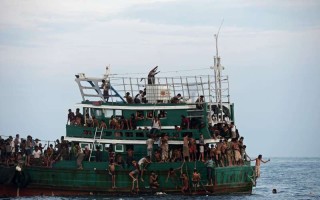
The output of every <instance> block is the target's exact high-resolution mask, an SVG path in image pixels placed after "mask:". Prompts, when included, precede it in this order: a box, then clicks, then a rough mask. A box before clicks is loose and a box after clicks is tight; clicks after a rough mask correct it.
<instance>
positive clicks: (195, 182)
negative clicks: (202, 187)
mask: <svg viewBox="0 0 320 200" xmlns="http://www.w3.org/2000/svg"><path fill="white" fill-rule="evenodd" d="M200 180H201V175H200V173H199V172H198V171H197V169H194V170H193V174H192V184H193V187H194V188H196V187H198V186H199V182H200Z"/></svg>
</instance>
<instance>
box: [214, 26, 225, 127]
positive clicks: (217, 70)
mask: <svg viewBox="0 0 320 200" xmlns="http://www.w3.org/2000/svg"><path fill="white" fill-rule="evenodd" d="M222 23H223V20H222V22H221V25H220V28H219V30H218V33H217V34H214V37H215V40H216V55H215V56H214V66H213V69H214V79H215V80H214V82H215V94H216V104H217V105H219V106H218V108H219V112H218V116H217V117H218V122H220V121H223V107H222V84H221V76H222V70H223V67H222V66H221V63H220V61H221V58H220V56H219V50H218V37H219V32H220V29H221V26H222ZM219 114H221V118H220V117H219Z"/></svg>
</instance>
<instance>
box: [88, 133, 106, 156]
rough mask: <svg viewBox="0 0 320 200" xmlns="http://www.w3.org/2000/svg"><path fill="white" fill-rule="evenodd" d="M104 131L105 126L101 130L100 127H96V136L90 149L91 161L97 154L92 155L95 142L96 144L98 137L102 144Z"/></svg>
mask: <svg viewBox="0 0 320 200" xmlns="http://www.w3.org/2000/svg"><path fill="white" fill-rule="evenodd" d="M102 133H103V128H101V130H99V128H98V127H96V130H95V132H94V137H93V141H92V150H91V151H90V157H89V161H90V162H91V158H95V157H96V156H94V155H92V152H93V150H95V149H96V148H95V144H96V139H99V142H98V144H100V139H101V137H102Z"/></svg>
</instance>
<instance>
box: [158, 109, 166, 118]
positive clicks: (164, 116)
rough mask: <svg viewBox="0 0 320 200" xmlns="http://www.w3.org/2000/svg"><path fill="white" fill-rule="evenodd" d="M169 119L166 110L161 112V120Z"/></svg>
mask: <svg viewBox="0 0 320 200" xmlns="http://www.w3.org/2000/svg"><path fill="white" fill-rule="evenodd" d="M166 117H167V112H166V111H164V110H160V111H159V118H166Z"/></svg>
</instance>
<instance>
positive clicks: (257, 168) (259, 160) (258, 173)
mask: <svg viewBox="0 0 320 200" xmlns="http://www.w3.org/2000/svg"><path fill="white" fill-rule="evenodd" d="M250 161H256V165H255V181H256V180H257V178H259V177H260V164H261V162H263V163H267V162H270V158H269V159H268V160H266V161H264V160H262V155H261V154H260V155H259V156H258V157H257V158H255V159H252V160H250Z"/></svg>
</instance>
